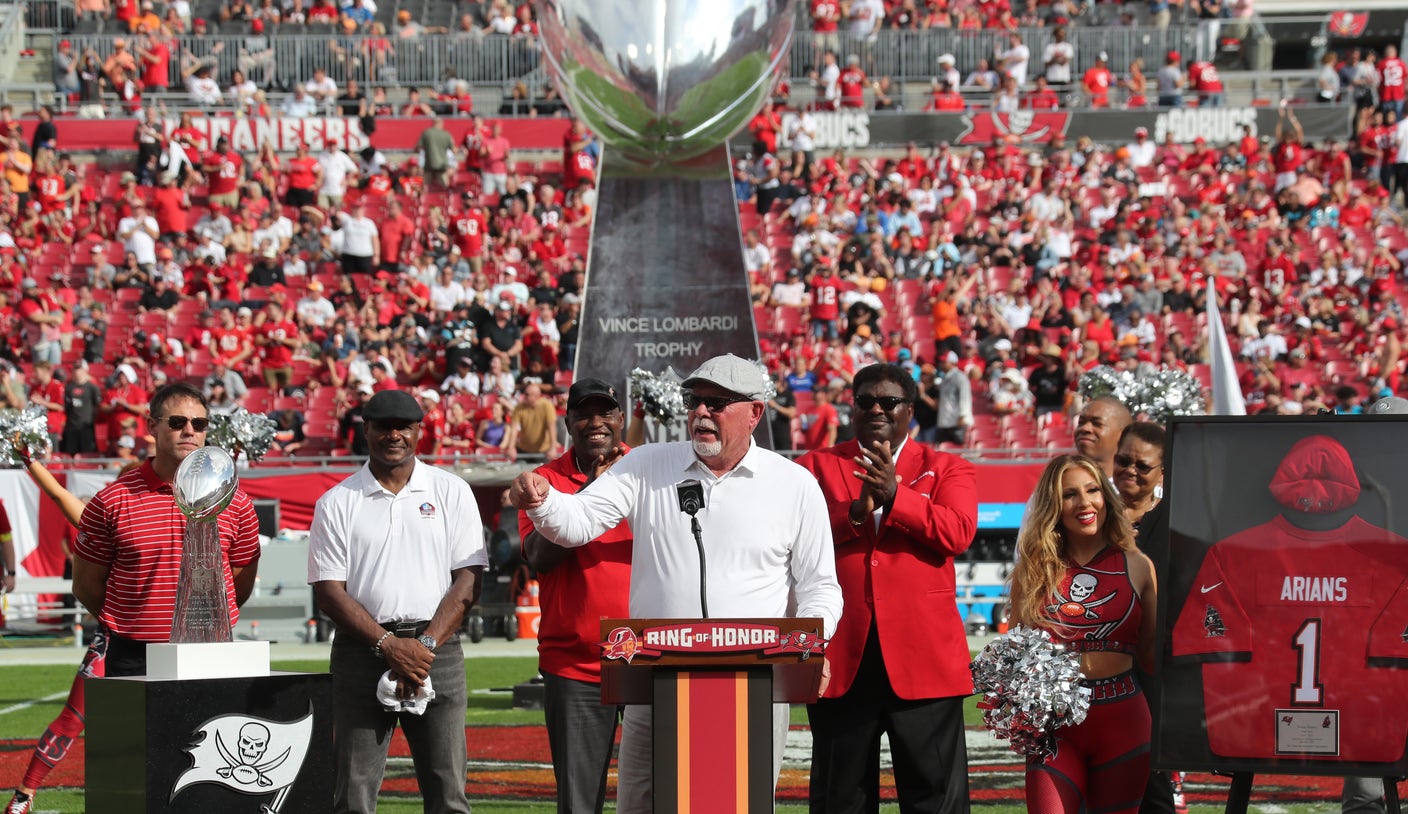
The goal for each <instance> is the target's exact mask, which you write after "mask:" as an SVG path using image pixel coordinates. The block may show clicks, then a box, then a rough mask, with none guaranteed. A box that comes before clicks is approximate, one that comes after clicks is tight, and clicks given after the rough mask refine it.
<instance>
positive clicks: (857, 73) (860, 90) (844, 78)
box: [840, 54, 869, 108]
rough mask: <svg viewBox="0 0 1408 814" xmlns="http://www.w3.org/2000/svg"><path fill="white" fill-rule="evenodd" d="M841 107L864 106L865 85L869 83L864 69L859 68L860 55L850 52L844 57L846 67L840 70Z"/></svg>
mask: <svg viewBox="0 0 1408 814" xmlns="http://www.w3.org/2000/svg"><path fill="white" fill-rule="evenodd" d="M840 84H841V107H850V108H863V107H865V86H866V85H867V84H869V83H868V82H867V81H866V78H865V71H862V70H861V69H860V57H859V56H858V55H856V54H851V55H850V56H848V57H846V68H845V70H843V71H841V79H840Z"/></svg>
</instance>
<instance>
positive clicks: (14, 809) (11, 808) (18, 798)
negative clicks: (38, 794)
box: [5, 789, 34, 814]
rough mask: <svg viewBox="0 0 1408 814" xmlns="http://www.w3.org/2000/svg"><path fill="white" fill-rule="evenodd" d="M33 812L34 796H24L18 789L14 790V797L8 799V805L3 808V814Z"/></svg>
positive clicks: (26, 813)
mask: <svg viewBox="0 0 1408 814" xmlns="http://www.w3.org/2000/svg"><path fill="white" fill-rule="evenodd" d="M33 810H34V795H31V794H25V793H23V792H21V791H20V790H19V789H15V796H14V797H11V798H10V804H9V805H7V806H5V814H29V812H31V811H33Z"/></svg>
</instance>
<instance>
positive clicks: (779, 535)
mask: <svg viewBox="0 0 1408 814" xmlns="http://www.w3.org/2000/svg"><path fill="white" fill-rule="evenodd" d="M682 387H683V389H684V406H685V410H686V411H687V420H688V428H689V439H690V440H688V441H678V442H674V443H659V444H647V445H645V446H641V447H637V448H636V449H634V450H632V452H631V454H630V455H627V456H625V457H624V458H622V459H621V460H620V461H618V462H617V463H616V464H615V465H614V466H612V467H611V469H609V470H608V471H606V472H605V473H604V474H603V475H602V476H601V477H599V478H597V479H596V480H595V481H594V482H593V483H592V484H591V485H590V486H587V487H586V488H585V489H583V490H582V491H580V492H578V493H576V494H575V495H568V494H564V493H563V492H561V491H558V490H556V489H553V488H552V486H551V484H550V483H549V482H548V480H547V479H546V478H544V477H543V476H542V475H540V474H538V473H535V472H527V473H524V474H522V475H519V476H518V478H517V479H516V480H515V481H514V483H513V488H512V489H511V490H510V497H511V499H512V500H513V503H514V505H515V506H517V507H518V508H519V509H520V510H524V511H526V512H527V514H528V517H529V519H530V520H532V522H533V525H534V526H535V527H536V528H537V530H538V533H540V534H541V535H542V536H543V537H544V538H546V539H547V540H549V541H551V542H553V543H556V544H558V545H560V546H564V547H568V548H572V547H577V546H582V545H586V544H587V543H589V542H590V541H592V540H594V539H596V538H597V537H598V536H600V535H601V534H602V533H603V532H605V531H606V530H607V529H610V528H612V527H614V526H615V525H616V524H618V523H620V522H621V521H622V520H627V521H629V522H630V526H631V533H632V536H633V538H634V541H635V542H634V550H633V552H632V561H631V595H630V615H631V616H633V617H636V618H695V617H701V616H709V617H719V618H740V617H779V616H786V615H788V613H787V608H788V594H789V590H788V588H789V586H791V587H792V589H793V591H794V592H795V595H796V611H795V613H794V614H793V615H795V616H798V617H820V618H821V619H822V620H823V627H824V630H823V631H822V635H823V636H825V637H827V638H830V636H831V635H832V633H833V631H835V629H836V622H837V619H838V618H839V617H840V614H841V589H840V586H839V585H838V584H837V582H836V562H835V556H834V554H833V550H832V544H831V529H830V524H829V522H828V520H827V511H826V501H825V500H824V499H823V497H822V494H821V489H820V487H818V486H817V483H816V481H815V480H814V479H813V478H812V477H811V475H809V474H808V473H807V472H806V470H804V469H802V468H801V467H799V466H797V465H796V464H795V463H793V462H791V461H789V460H787V459H786V458H784V457H782V456H780V455H778V454H776V453H774V452H771V451H768V450H765V449H762V448H761V447H759V446H757V445H756V444H754V443H753V428H754V427H756V426H757V425H758V422H759V421H760V420H762V417H763V411H764V404H765V402H766V400H767V398H768V395H769V390H770V383H769V381H768V377H767V374H766V373H765V372H764V370H763V368H762V367H761V366H760V365H758V364H756V363H754V362H750V361H748V360H746V359H741V358H739V357H737V356H733V355H731V354H729V355H724V356H716V357H714V358H713V359H710V360H708V361H706V362H704V364H702V365H700V366H699V368H698V369H697V370H695V371H694V373H692V374H691V375H690V376H689V378H687V379H685V380H684V382H683V384H682ZM687 480H697V481H698V482H699V483H700V485H701V487H702V490H703V493H704V500H703V506H702V508H700V509H699V511H698V514H697V516H698V519H699V522H700V525H701V527H702V539H703V547H704V549H705V550H706V551H707V558H706V561H707V566H706V568H705V573H704V574H701V573H700V560H699V557H698V555H697V554H696V551H695V547H694V545H693V544H692V540H693V535H692V534H691V532H690V517H689V516H688V515H686V514H684V513H683V512H682V511H681V510H680V498H679V491H678V488H677V487H678V486H679V485H680V484H681V482H682V481H687ZM705 583H707V588H704V587H703V586H704V584H705ZM823 675H824V674H823ZM822 684H823V687H824V686H825V678H823V680H822ZM787 723H788V716H787V705H785V704H779V705H775V706H774V716H773V780H774V783H775V782H776V779H777V771H778V769H779V768H780V767H781V763H782V747H783V745H784V744H785V742H786V735H787ZM650 726H651V721H650V709H649V708H648V707H645V706H629V707H627V708H626V713H625V717H624V719H623V722H622V727H621V752H620V761H619V767H620V783H619V787H618V791H617V811H619V812H621V814H634V813H638V812H649V811H651V810H652V784H651V732H650Z"/></svg>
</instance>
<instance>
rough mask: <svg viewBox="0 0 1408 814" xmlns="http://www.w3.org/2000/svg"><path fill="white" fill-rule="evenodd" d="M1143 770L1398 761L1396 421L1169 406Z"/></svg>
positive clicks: (1404, 471)
mask: <svg viewBox="0 0 1408 814" xmlns="http://www.w3.org/2000/svg"><path fill="white" fill-rule="evenodd" d="M1167 462H1168V469H1167V470H1166V471H1165V500H1167V501H1168V507H1167V510H1168V519H1169V537H1168V553H1167V556H1166V557H1165V558H1164V561H1163V562H1158V563H1156V566H1157V567H1158V573H1159V600H1160V601H1159V630H1160V644H1161V647H1160V664H1159V669H1158V683H1159V684H1160V689H1161V691H1160V692H1158V693H1155V694H1154V695H1153V697H1155V698H1157V699H1158V700H1157V702H1156V703H1155V708H1154V709H1153V710H1152V712H1153V714H1154V743H1153V760H1154V764H1155V765H1156V766H1159V767H1164V768H1171V769H1182V770H1204V771H1214V770H1215V771H1240V772H1266V773H1290V774H1356V775H1376V776H1386V775H1402V774H1404V773H1405V772H1408V754H1405V745H1408V703H1405V702H1404V699H1405V698H1408V539H1406V538H1405V535H1408V421H1405V420H1403V419H1402V418H1401V417H1391V416H1376V417H1359V416H1355V417H1350V416H1319V417H1296V418H1264V419H1262V418H1213V417H1192V418H1186V419H1174V421H1173V424H1172V426H1171V428H1170V440H1169V455H1168V457H1167Z"/></svg>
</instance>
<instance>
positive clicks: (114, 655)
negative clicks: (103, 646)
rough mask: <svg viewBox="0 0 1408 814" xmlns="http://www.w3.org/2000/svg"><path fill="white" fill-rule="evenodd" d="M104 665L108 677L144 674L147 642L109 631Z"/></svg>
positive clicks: (145, 670) (145, 671)
mask: <svg viewBox="0 0 1408 814" xmlns="http://www.w3.org/2000/svg"><path fill="white" fill-rule="evenodd" d="M105 666H106V669H107V672H106V673H105V675H106V676H107V677H108V678H122V677H124V676H144V675H146V674H147V643H146V642H139V641H136V640H135V639H127V638H123V637H122V636H118V635H116V634H113V633H109V634H108V655H107V659H106V661H105Z"/></svg>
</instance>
